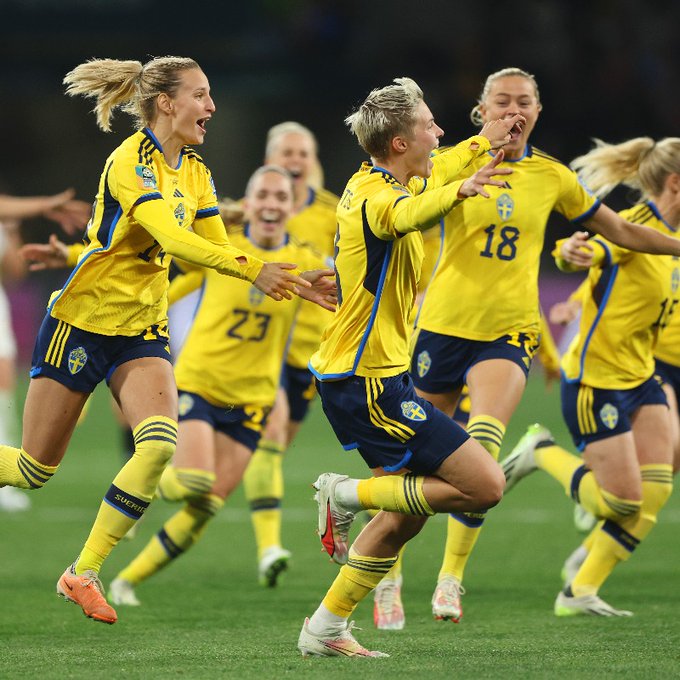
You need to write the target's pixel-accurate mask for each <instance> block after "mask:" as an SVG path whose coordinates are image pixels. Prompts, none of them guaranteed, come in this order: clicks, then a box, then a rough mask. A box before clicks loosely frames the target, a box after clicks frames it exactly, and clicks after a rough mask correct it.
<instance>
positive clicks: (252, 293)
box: [248, 286, 264, 307]
mask: <svg viewBox="0 0 680 680" xmlns="http://www.w3.org/2000/svg"><path fill="white" fill-rule="evenodd" d="M263 300H264V293H263V292H262V291H261V290H260V289H259V288H255V286H251V287H250V290H249V291H248V302H250V304H251V305H253V307H256V306H257V305H261V304H262V302H263Z"/></svg>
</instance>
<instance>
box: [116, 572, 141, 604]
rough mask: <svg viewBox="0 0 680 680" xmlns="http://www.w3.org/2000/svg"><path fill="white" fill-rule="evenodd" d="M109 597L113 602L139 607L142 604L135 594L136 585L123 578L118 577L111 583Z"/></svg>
mask: <svg viewBox="0 0 680 680" xmlns="http://www.w3.org/2000/svg"><path fill="white" fill-rule="evenodd" d="M109 599H110V600H111V602H113V604H120V605H125V606H127V607H139V605H140V604H142V603H141V602H140V601H139V600H138V599H137V596H136V595H135V587H134V586H133V585H132V583H130V581H126V580H125V579H123V578H116V579H114V580H113V581H111V584H110V585H109Z"/></svg>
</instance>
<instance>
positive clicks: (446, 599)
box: [432, 576, 465, 623]
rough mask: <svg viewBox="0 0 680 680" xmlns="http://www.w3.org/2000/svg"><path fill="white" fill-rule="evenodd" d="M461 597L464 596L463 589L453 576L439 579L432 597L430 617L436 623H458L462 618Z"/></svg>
mask: <svg viewBox="0 0 680 680" xmlns="http://www.w3.org/2000/svg"><path fill="white" fill-rule="evenodd" d="M461 595H465V588H463V586H462V585H461V584H460V581H459V580H458V579H457V578H456V577H455V576H446V577H445V578H442V579H439V581H437V587H436V588H435V589H434V594H433V595H432V616H434V618H435V619H436V620H437V621H453V622H454V623H458V622H459V621H460V620H461V619H462V618H463V605H462V604H461V602H460V596H461Z"/></svg>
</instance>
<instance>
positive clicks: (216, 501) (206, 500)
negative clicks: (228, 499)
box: [187, 493, 224, 518]
mask: <svg viewBox="0 0 680 680" xmlns="http://www.w3.org/2000/svg"><path fill="white" fill-rule="evenodd" d="M187 503H188V505H189V507H191V508H193V509H194V510H196V511H198V512H200V513H203V514H205V515H206V517H208V518H210V517H214V516H215V515H216V514H217V513H218V512H219V511H220V510H221V509H222V506H223V505H224V498H222V497H221V496H218V495H217V494H214V493H205V494H202V495H200V496H194V497H193V498H191V499H189V500H188V501H187Z"/></svg>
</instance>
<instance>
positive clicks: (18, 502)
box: [0, 486, 31, 512]
mask: <svg viewBox="0 0 680 680" xmlns="http://www.w3.org/2000/svg"><path fill="white" fill-rule="evenodd" d="M30 508H31V499H30V498H29V497H28V496H27V495H26V494H25V493H24V492H23V491H19V489H15V488H14V487H13V486H3V487H0V511H3V512H23V511H24V510H30Z"/></svg>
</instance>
